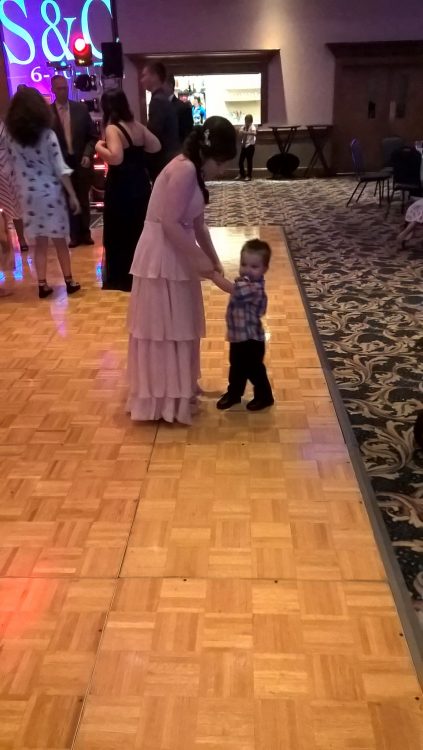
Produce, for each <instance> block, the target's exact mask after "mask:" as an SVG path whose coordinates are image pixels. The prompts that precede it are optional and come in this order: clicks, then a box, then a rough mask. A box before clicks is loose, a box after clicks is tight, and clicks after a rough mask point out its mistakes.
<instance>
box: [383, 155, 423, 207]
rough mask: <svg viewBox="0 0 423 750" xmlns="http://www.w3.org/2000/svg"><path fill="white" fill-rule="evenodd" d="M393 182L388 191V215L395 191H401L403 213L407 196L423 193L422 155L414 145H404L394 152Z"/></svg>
mask: <svg viewBox="0 0 423 750" xmlns="http://www.w3.org/2000/svg"><path fill="white" fill-rule="evenodd" d="M392 170H393V184H392V190H390V191H389V193H388V207H387V209H386V216H388V214H389V211H390V208H391V203H392V201H393V199H394V197H395V193H397V192H400V193H401V213H404V207H405V196H406V195H408V197H410V196H421V195H422V178H421V170H422V156H421V154H420V152H419V151H417V149H415V148H414V147H413V146H403V147H402V148H400V149H399V150H398V151H395V152H394V153H393V154H392Z"/></svg>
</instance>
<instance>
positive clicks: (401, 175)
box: [392, 146, 422, 188]
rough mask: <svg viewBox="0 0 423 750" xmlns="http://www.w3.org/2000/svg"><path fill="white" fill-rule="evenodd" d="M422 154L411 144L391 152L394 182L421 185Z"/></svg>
mask: <svg viewBox="0 0 423 750" xmlns="http://www.w3.org/2000/svg"><path fill="white" fill-rule="evenodd" d="M421 165H422V156H421V154H420V153H419V152H418V151H417V149H415V148H414V147H413V146H403V148H400V149H399V150H398V151H394V153H393V154H392V168H393V171H394V183H396V184H401V185H413V186H415V187H418V188H420V187H421V174H420V172H421Z"/></svg>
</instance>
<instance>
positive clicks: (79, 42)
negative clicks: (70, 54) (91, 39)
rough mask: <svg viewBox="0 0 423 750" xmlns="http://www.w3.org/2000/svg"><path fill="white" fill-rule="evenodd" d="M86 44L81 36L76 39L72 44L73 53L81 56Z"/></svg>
mask: <svg viewBox="0 0 423 750" xmlns="http://www.w3.org/2000/svg"><path fill="white" fill-rule="evenodd" d="M87 47H88V45H87V43H86V41H85V39H84V38H83V37H82V36H81V37H78V39H75V41H74V43H73V51H74V52H77V53H78V54H79V55H82V54H83V53H84V52H86V50H87Z"/></svg>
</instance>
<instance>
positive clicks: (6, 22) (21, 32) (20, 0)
mask: <svg viewBox="0 0 423 750" xmlns="http://www.w3.org/2000/svg"><path fill="white" fill-rule="evenodd" d="M7 2H9V3H15V5H17V6H18V7H19V8H20V9H21V11H22V13H23V14H24V16H25V18H27V12H26V7H25V0H0V22H1V23H2V24H3V26H4V27H5V29H8V30H9V31H11V32H12V34H16V36H19V37H20V38H21V39H23V40H24V42H26V43H27V45H28V47H29V54H28V57H27V58H26V60H20V59H19V57H16V55H14V54H13V52H12V50H11V49H10V48H9V47H8V46H7V44H6V43H4V48H5V50H6V53H7V57H8V58H9V62H10V63H16V64H17V65H28V64H29V63H32V61H33V59H34V57H35V44H34V40H33V39H32V37H31V35H30V34H29V33H28V32H27V31H26V30H25V29H23V28H22V26H19V25H18V24H17V23H15V22H14V21H11V20H10V18H8V17H7V15H6V13H5V8H4V6H5V5H6V3H7Z"/></svg>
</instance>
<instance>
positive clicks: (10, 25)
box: [0, 0, 112, 94]
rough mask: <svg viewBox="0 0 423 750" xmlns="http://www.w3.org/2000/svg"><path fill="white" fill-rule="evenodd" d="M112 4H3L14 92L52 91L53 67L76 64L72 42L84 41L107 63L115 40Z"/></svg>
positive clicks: (82, 0)
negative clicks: (104, 49) (104, 50)
mask: <svg viewBox="0 0 423 750" xmlns="http://www.w3.org/2000/svg"><path fill="white" fill-rule="evenodd" d="M110 19H111V5H110V0H0V22H1V26H2V29H1V30H2V37H3V39H2V42H3V50H4V57H5V62H6V69H7V71H8V80H9V88H10V92H11V93H14V92H15V91H16V87H17V86H18V85H19V84H21V83H24V84H26V85H27V86H35V87H36V88H38V89H39V90H40V91H41V93H42V94H48V93H49V92H50V83H49V79H50V77H51V75H52V74H53V73H54V71H53V70H52V69H51V68H49V67H48V65H47V63H48V62H60V61H61V60H63V61H68V62H70V61H72V60H73V54H72V51H71V49H72V41H73V39H74V38H75V37H77V36H81V35H82V36H83V37H84V39H85V41H86V42H87V43H88V44H91V47H92V53H93V58H94V60H96V61H97V62H98V63H100V62H101V42H107V41H111V39H112V33H111V23H110Z"/></svg>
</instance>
